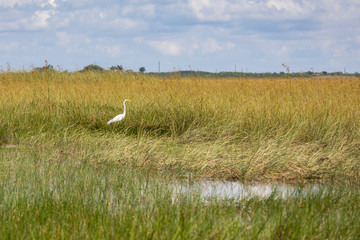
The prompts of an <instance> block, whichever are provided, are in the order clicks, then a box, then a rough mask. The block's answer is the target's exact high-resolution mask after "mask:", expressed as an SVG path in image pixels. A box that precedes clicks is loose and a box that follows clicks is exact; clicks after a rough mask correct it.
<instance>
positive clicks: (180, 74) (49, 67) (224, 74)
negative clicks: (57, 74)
mask: <svg viewBox="0 0 360 240" xmlns="http://www.w3.org/2000/svg"><path fill="white" fill-rule="evenodd" d="M45 63H46V64H45V66H43V67H37V68H34V69H33V71H55V69H54V67H53V66H52V65H51V64H48V63H47V61H45ZM86 71H96V72H106V71H119V72H133V71H132V70H124V67H123V66H122V65H116V66H111V67H110V68H109V69H108V70H106V69H105V68H103V67H101V66H99V65H95V64H90V65H87V66H85V67H84V68H83V69H82V70H80V72H86ZM145 72H146V69H145V67H143V66H142V67H139V73H142V74H144V73H145ZM146 74H149V75H156V76H161V77H171V76H177V77H208V78H212V77H213V78H216V77H221V78H227V77H232V78H284V77H291V78H292V77H314V76H360V75H359V73H358V72H355V73H353V74H352V73H343V72H331V73H329V72H327V71H321V72H313V71H307V72H293V73H289V72H288V73H285V72H282V71H281V72H264V73H253V72H218V73H213V72H206V71H192V70H185V71H173V72H160V73H159V72H149V73H146Z"/></svg>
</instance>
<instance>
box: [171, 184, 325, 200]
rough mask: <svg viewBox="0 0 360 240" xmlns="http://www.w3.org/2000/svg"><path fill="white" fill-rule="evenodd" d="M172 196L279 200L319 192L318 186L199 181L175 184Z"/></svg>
mask: <svg viewBox="0 0 360 240" xmlns="http://www.w3.org/2000/svg"><path fill="white" fill-rule="evenodd" d="M174 189H175V190H174V194H175V195H181V194H186V193H199V194H200V195H201V197H202V198H204V199H209V198H219V199H236V200H241V199H244V198H252V197H260V198H267V197H269V196H270V195H271V194H274V195H275V196H276V197H280V198H290V197H304V196H307V195H309V194H314V193H317V192H318V191H319V185H317V184H308V185H306V186H304V187H296V186H292V185H288V184H284V183H269V184H261V183H260V184H256V183H253V184H244V183H241V182H221V181H201V182H195V183H192V184H185V183H175V184H174Z"/></svg>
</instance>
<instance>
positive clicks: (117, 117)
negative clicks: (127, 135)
mask: <svg viewBox="0 0 360 240" xmlns="http://www.w3.org/2000/svg"><path fill="white" fill-rule="evenodd" d="M127 101H129V102H130V101H131V100H128V99H125V101H124V103H123V105H124V112H123V113H122V114H119V115H117V116H116V117H114V118H113V119H111V120H110V121H108V122H107V124H108V125H110V124H112V123H116V122H120V121H121V120H123V119H124V117H125V114H126V106H125V103H126V102H127Z"/></svg>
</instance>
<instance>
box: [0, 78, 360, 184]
mask: <svg viewBox="0 0 360 240" xmlns="http://www.w3.org/2000/svg"><path fill="white" fill-rule="evenodd" d="M359 93H360V81H359V79H357V78H339V77H338V78H315V79H300V78H299V79H276V80H275V79H207V78H179V77H173V78H157V77H154V76H147V75H140V74H139V75H138V74H124V73H113V72H107V73H95V72H84V73H57V72H31V73H28V72H22V73H21V72H20V73H2V74H1V81H0V104H1V105H0V108H1V109H0V111H1V112H2V114H1V116H0V122H1V126H0V142H1V143H2V144H3V145H5V144H19V145H27V146H29V145H33V144H34V142H35V143H39V144H40V142H41V144H43V145H47V146H51V145H54V142H59V141H63V140H64V139H65V140H64V141H65V144H63V145H64V146H62V148H65V149H66V151H73V149H74V148H78V147H79V145H80V146H81V148H85V149H86V148H95V149H96V150H95V151H96V154H95V155H96V157H91V159H92V160H93V161H105V162H119V161H120V162H121V163H122V164H127V165H136V166H141V167H144V168H146V167H149V168H156V169H159V170H164V169H171V170H172V171H174V172H175V174H179V175H180V176H181V175H184V174H185V175H186V174H188V173H189V172H192V173H194V174H195V175H196V176H198V177H201V178H202V177H215V178H221V179H244V180H295V181H302V180H304V179H332V180H341V181H342V180H350V181H355V182H358V181H359V180H360V175H359V173H358V169H359V167H360V162H359V160H358V159H359V157H360V151H359V146H360V145H359V144H360V123H359V119H360V111H359V110H358V109H360V108H359V107H360V97H359V96H360V94H359ZM125 98H129V99H132V100H133V101H132V102H131V103H130V104H128V114H127V116H126V118H125V120H124V121H123V122H121V123H119V124H117V125H114V126H110V127H109V126H108V125H106V122H107V120H109V119H111V118H112V117H114V116H115V115H117V114H118V113H120V112H121V111H122V109H121V108H122V104H121V103H122V101H123V100H124V99H125ZM69 142H71V143H69ZM72 142H74V143H72ZM105 143H106V144H105ZM74 152H75V153H76V151H74ZM75 153H74V154H75ZM119 155H121V156H122V157H121V159H120V158H119Z"/></svg>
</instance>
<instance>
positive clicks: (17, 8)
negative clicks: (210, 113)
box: [0, 0, 360, 72]
mask: <svg viewBox="0 0 360 240" xmlns="http://www.w3.org/2000/svg"><path fill="white" fill-rule="evenodd" d="M45 59H47V60H48V62H49V63H50V64H52V65H53V66H55V67H56V68H58V67H60V68H61V69H67V70H77V69H79V70H80V69H82V68H83V67H84V66H85V65H88V64H97V65H100V66H102V67H105V68H107V67H110V66H113V65H123V66H124V67H125V68H126V69H132V70H135V71H137V70H138V69H139V67H140V66H145V68H146V70H147V72H149V71H158V62H159V61H160V68H161V71H173V70H175V69H176V70H179V69H181V70H185V69H190V68H191V69H192V70H204V71H212V72H216V71H217V72H220V71H234V70H235V66H236V70H237V71H248V72H279V71H284V68H283V67H282V66H281V64H282V63H285V64H286V65H288V66H289V67H290V70H291V72H299V71H309V70H310V69H314V70H315V71H328V72H333V71H344V68H345V67H346V71H347V72H360V0H173V1H170V0H156V1H147V0H103V1H95V0H0V66H2V68H3V69H5V70H6V69H7V66H8V65H10V66H11V68H12V69H21V68H22V67H25V68H26V69H31V67H39V66H43V65H44V61H45Z"/></svg>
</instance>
